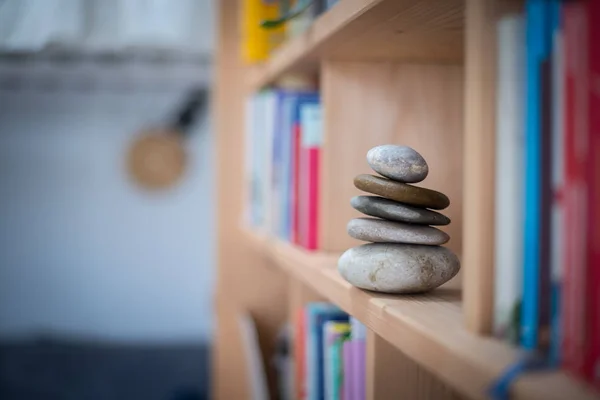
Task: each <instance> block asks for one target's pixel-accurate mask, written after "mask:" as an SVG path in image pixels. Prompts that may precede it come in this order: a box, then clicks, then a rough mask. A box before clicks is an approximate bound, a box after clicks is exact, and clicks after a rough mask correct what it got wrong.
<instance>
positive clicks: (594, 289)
mask: <svg viewBox="0 0 600 400" xmlns="http://www.w3.org/2000/svg"><path fill="white" fill-rule="evenodd" d="M588 21H589V22H588V24H589V25H588V29H589V42H588V49H589V54H588V58H589V65H590V82H589V83H590V84H589V94H590V96H589V117H590V119H589V121H590V122H589V124H590V125H589V127H590V130H589V132H590V136H589V146H588V149H589V150H588V151H589V159H588V160H589V163H588V170H587V172H588V220H587V221H588V237H587V239H588V240H587V250H588V251H587V257H588V276H587V307H588V308H587V311H588V314H587V321H588V329H587V340H588V342H589V343H588V349H587V351H586V363H585V373H586V376H587V377H588V379H589V380H590V381H591V382H592V383H593V384H594V385H595V386H596V387H597V388H598V389H600V47H599V46H600V3H599V2H598V1H590V2H589V4H588Z"/></svg>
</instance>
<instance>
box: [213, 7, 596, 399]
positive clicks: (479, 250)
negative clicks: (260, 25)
mask: <svg viewBox="0 0 600 400" xmlns="http://www.w3.org/2000/svg"><path fill="white" fill-rule="evenodd" d="M520 6H521V2H520V1H511V0H340V2H339V3H338V4H337V5H335V6H334V7H333V8H332V9H331V10H329V11H327V12H326V13H325V14H323V15H322V16H321V17H319V18H318V19H317V20H316V21H315V22H314V24H313V25H312V27H311V28H309V30H308V31H306V32H305V33H304V34H302V35H300V36H299V37H296V38H294V39H292V40H290V41H289V42H288V43H285V44H284V45H283V46H282V47H281V48H279V49H278V50H277V51H276V52H275V53H274V54H273V55H272V57H271V58H270V60H268V61H267V62H266V63H264V64H263V65H258V66H247V65H244V64H243V63H242V62H241V59H240V49H239V45H240V31H239V11H240V1H239V0H221V1H220V2H219V9H220V13H219V23H218V31H219V42H218V46H217V53H218V54H217V71H216V72H217V82H216V90H215V98H214V102H215V107H214V110H215V127H216V140H217V150H218V154H217V170H218V178H217V192H218V202H217V204H218V206H219V210H218V214H217V221H218V224H217V232H216V235H217V238H218V281H217V289H216V296H215V300H216V310H217V330H216V332H215V351H214V359H213V377H214V380H213V386H212V387H213V397H214V398H215V399H223V400H230V399H236V400H237V399H247V398H250V395H249V393H251V392H250V388H251V387H252V385H251V382H250V377H249V376H248V373H247V371H248V368H247V366H246V365H245V363H246V361H245V360H244V359H243V356H242V354H243V340H242V339H241V337H240V333H239V328H238V326H237V321H238V319H239V318H238V317H239V315H242V314H244V315H245V314H246V313H247V314H248V315H251V316H252V317H253V318H254V320H255V323H256V327H257V330H258V332H259V341H260V345H261V350H262V354H263V357H264V359H265V365H267V366H268V365H270V357H271V356H272V354H273V353H274V350H275V340H276V336H277V333H278V330H279V329H280V328H281V327H282V326H283V324H285V322H286V321H287V320H289V319H290V318H291V316H292V315H293V314H294V313H295V311H296V310H297V308H298V307H301V306H302V305H304V304H306V303H307V302H310V301H315V300H323V299H327V300H329V301H331V302H333V303H335V304H337V305H339V306H340V307H341V308H343V309H344V310H345V311H346V312H348V313H349V314H351V315H353V316H355V317H357V318H358V319H359V320H361V321H362V322H363V323H364V324H366V325H367V326H368V328H369V332H368V335H367V395H368V398H369V399H370V400H387V399H390V400H391V399H394V400H395V399H400V398H405V399H411V400H413V399H414V400H421V399H432V400H438V399H464V398H469V399H483V398H487V397H486V390H487V389H488V387H489V385H490V383H491V382H493V381H494V380H495V379H496V378H497V377H498V376H499V375H500V374H501V373H502V371H503V370H504V369H505V368H506V367H507V366H509V365H511V364H512V363H514V362H515V361H516V360H517V359H518V352H517V350H516V349H515V348H512V347H511V346H509V345H507V344H505V343H502V342H500V341H497V340H495V339H493V338H491V337H490V336H489V332H490V329H491V320H492V319H491V318H492V304H493V275H494V274H493V267H492V266H493V251H494V248H493V243H494V237H493V231H494V218H493V214H494V204H493V199H494V192H493V189H494V183H493V181H494V153H495V149H494V143H495V132H494V129H495V97H496V95H495V86H494V85H495V84H494V82H495V67H494V66H495V63H496V60H495V51H496V50H495V42H496V38H495V29H494V26H495V24H496V21H497V19H498V18H499V17H500V16H501V15H502V14H503V13H504V12H507V11H508V10H511V9H514V8H515V7H520ZM288 73H300V74H310V75H318V76H319V82H320V89H321V96H322V104H323V108H324V112H325V126H324V147H323V150H322V164H321V171H320V172H321V177H322V182H321V198H320V210H321V211H320V212H321V219H320V222H319V223H320V225H319V234H320V245H321V249H322V251H323V252H322V253H309V252H306V251H303V250H301V249H298V248H296V247H294V246H291V245H289V244H286V243H283V242H280V241H278V240H276V239H272V238H266V237H262V236H259V235H257V234H255V233H252V232H248V231H247V230H246V229H245V228H243V223H242V214H243V211H244V196H245V194H244V189H243V188H244V186H245V171H244V161H243V160H244V154H245V150H244V149H243V145H242V144H243V143H244V138H245V134H244V120H245V117H244V105H245V101H246V99H247V96H248V95H249V94H251V93H253V92H254V91H256V90H257V89H259V88H261V87H263V86H265V85H269V84H271V83H275V82H276V81H277V80H278V79H279V78H281V77H283V76H285V75H286V74H288ZM383 143H402V144H406V145H409V146H412V147H414V148H416V149H418V151H419V152H420V153H421V154H423V156H424V157H425V159H427V160H428V163H429V165H430V175H429V176H428V178H427V179H426V180H425V181H424V182H423V185H424V186H426V187H431V188H433V189H436V190H439V191H442V192H445V193H447V194H448V196H449V197H450V199H451V206H450V207H449V208H448V209H447V210H445V211H444V212H445V213H446V214H447V215H449V216H450V218H451V219H452V224H451V225H449V226H448V227H443V229H444V230H446V232H448V233H449V234H450V236H451V238H452V239H451V241H450V242H449V243H448V247H449V248H451V249H452V250H453V251H454V252H455V253H457V254H459V255H460V258H461V263H462V271H461V274H460V276H459V277H457V278H456V279H454V280H453V281H451V282H449V283H448V284H447V285H445V286H444V287H442V288H440V289H438V290H436V291H433V292H432V293H430V294H427V295H421V296H391V295H380V294H375V293H369V292H366V291H362V290H359V289H357V288H354V287H352V286H351V285H350V284H348V283H347V282H346V281H345V280H343V279H342V278H341V277H340V275H339V274H338V273H337V270H336V262H337V257H338V256H339V254H340V253H341V251H343V250H345V249H347V248H349V247H352V246H354V245H356V244H357V243H358V242H356V241H354V240H352V239H350V238H349V237H348V236H347V234H346V232H345V226H346V223H347V221H348V220H349V219H350V218H353V217H354V216H357V215H358V214H357V213H356V212H355V211H354V210H352V209H351V207H350V206H349V204H348V203H349V200H350V198H351V197H352V196H353V195H355V194H358V193H359V192H358V190H356V189H355V188H354V187H353V184H352V178H353V176H355V175H357V174H360V173H368V172H369V168H368V165H367V164H366V162H365V154H366V152H367V150H368V149H369V148H371V147H373V146H375V145H378V144H383ZM267 378H268V381H269V386H270V390H271V393H272V394H274V393H275V392H276V380H275V375H274V370H273V368H271V367H268V368H267ZM511 394H512V395H513V397H514V398H516V399H569V400H571V399H572V400H575V399H593V398H600V396H598V394H597V393H596V392H594V391H592V390H591V389H590V388H589V387H587V386H586V385H585V384H584V383H581V382H580V381H578V380H577V379H574V378H572V377H570V376H568V375H567V374H565V373H563V372H545V373H536V374H527V375H525V376H523V377H522V378H520V379H519V380H518V381H517V382H516V383H515V384H514V385H513V386H512V388H511Z"/></svg>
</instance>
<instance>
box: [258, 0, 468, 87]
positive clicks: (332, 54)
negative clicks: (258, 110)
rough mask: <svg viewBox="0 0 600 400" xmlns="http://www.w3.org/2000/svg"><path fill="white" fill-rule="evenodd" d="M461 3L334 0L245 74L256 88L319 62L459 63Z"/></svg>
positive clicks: (308, 69)
mask: <svg viewBox="0 0 600 400" xmlns="http://www.w3.org/2000/svg"><path fill="white" fill-rule="evenodd" d="M464 14H465V13H464V1H462V0H340V2H339V3H338V4H336V5H335V6H333V7H332V8H331V9H330V10H328V11H327V12H325V13H324V14H323V15H321V16H320V17H319V18H317V19H316V20H315V21H314V23H313V24H312V25H311V26H310V27H309V28H308V29H307V30H306V31H305V32H303V33H302V34H300V35H298V36H297V37H294V38H292V39H290V40H289V41H288V42H286V43H284V44H283V45H282V46H281V47H280V48H279V49H277V50H276V51H275V52H274V54H273V55H272V56H271V58H270V59H269V60H268V61H267V62H266V63H265V64H262V65H259V66H255V67H254V68H253V69H252V73H251V74H250V75H249V83H250V85H251V86H252V87H253V88H255V89H257V88H260V87H262V86H265V85H267V84H269V83H272V82H273V81H275V80H276V79H277V78H279V77H281V76H282V75H283V74H284V73H286V72H316V71H317V70H318V67H319V62H320V60H344V61H410V62H442V63H462V60H463V50H464V49H463V47H464V40H463V34H464V17H465V15H464Z"/></svg>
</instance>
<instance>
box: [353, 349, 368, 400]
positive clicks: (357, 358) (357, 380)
mask: <svg viewBox="0 0 600 400" xmlns="http://www.w3.org/2000/svg"><path fill="white" fill-rule="evenodd" d="M350 342H351V346H352V393H353V397H352V398H353V399H354V400H365V399H366V397H367V390H366V365H365V363H366V358H365V353H366V345H365V340H364V339H355V338H353V339H352V340H351V341H350Z"/></svg>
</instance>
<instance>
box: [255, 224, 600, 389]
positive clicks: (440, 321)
mask: <svg viewBox="0 0 600 400" xmlns="http://www.w3.org/2000/svg"><path fill="white" fill-rule="evenodd" d="M245 234H246V235H247V237H248V240H249V241H250V242H251V243H252V245H253V246H255V247H256V248H257V249H259V251H260V252H262V253H264V254H265V255H266V256H267V257H268V258H269V260H271V261H272V262H273V263H274V264H275V265H276V266H278V267H279V268H281V269H282V270H283V271H285V272H286V273H287V274H289V275H290V276H291V277H292V278H294V279H297V280H300V281H301V282H303V284H304V285H306V286H308V287H310V288H312V289H313V290H315V291H316V292H317V293H318V294H320V295H321V296H322V297H323V298H325V299H327V300H329V301H331V302H333V303H335V304H337V305H339V306H340V307H341V308H342V309H343V310H344V311H346V312H347V313H349V314H351V315H353V316H355V317H357V318H358V319H360V320H361V321H362V322H363V323H365V324H366V325H367V327H368V328H369V329H371V330H372V331H373V332H374V333H375V334H376V335H379V336H380V337H382V338H383V339H385V340H386V341H388V342H389V343H390V344H391V345H393V346H394V347H395V348H397V349H399V350H400V351H401V352H402V353H404V354H406V355H407V356H408V357H410V358H411V359H413V360H415V361H416V362H417V363H418V364H419V365H421V366H423V367H425V368H426V369H428V370H429V371H432V373H433V374H434V375H435V376H437V377H439V378H440V379H442V380H443V381H445V382H446V383H447V384H448V385H449V386H452V387H453V388H454V389H456V390H457V391H458V392H460V393H461V394H463V395H465V396H466V397H467V398H472V399H485V398H487V396H486V395H485V393H486V389H487V388H489V386H490V385H491V384H492V382H494V380H495V379H497V377H498V376H499V375H500V374H501V373H502V371H504V370H505V369H506V368H507V367H508V366H509V365H511V364H512V363H513V362H514V361H515V360H516V359H518V356H519V355H518V351H517V350H516V349H514V348H512V347H511V346H509V345H507V344H505V343H502V342H499V341H497V340H495V339H492V338H489V337H484V336H478V335H475V334H473V333H471V332H469V331H468V330H467V329H466V328H465V325H464V323H463V322H464V315H463V311H462V299H461V293H460V290H457V289H444V288H440V289H437V290H434V291H433V292H431V293H429V294H425V295H413V296H392V295H382V294H377V293H371V292H367V291H364V290H360V289H357V288H355V287H353V286H352V285H350V284H349V283H348V282H346V281H345V280H344V279H343V278H342V277H341V276H340V274H339V273H338V272H337V258H338V255H335V254H319V253H311V252H308V251H305V250H303V249H300V248H297V247H295V246H292V245H290V244H288V243H285V242H282V241H280V240H277V239H273V238H267V237H264V236H260V235H257V234H255V233H252V232H246V233H245ZM512 394H513V397H512V398H514V399H523V400H530V399H546V400H551V399H556V400H560V399H567V398H569V399H571V398H576V399H597V398H598V397H597V394H595V393H594V392H593V391H591V390H589V389H588V388H587V387H586V385H585V384H582V383H580V382H579V381H577V380H574V379H571V378H570V377H569V376H567V375H566V374H565V373H562V372H552V373H543V374H531V375H527V376H525V377H523V378H522V379H520V380H519V381H518V382H517V383H516V384H515V386H514V390H513V392H512Z"/></svg>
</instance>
